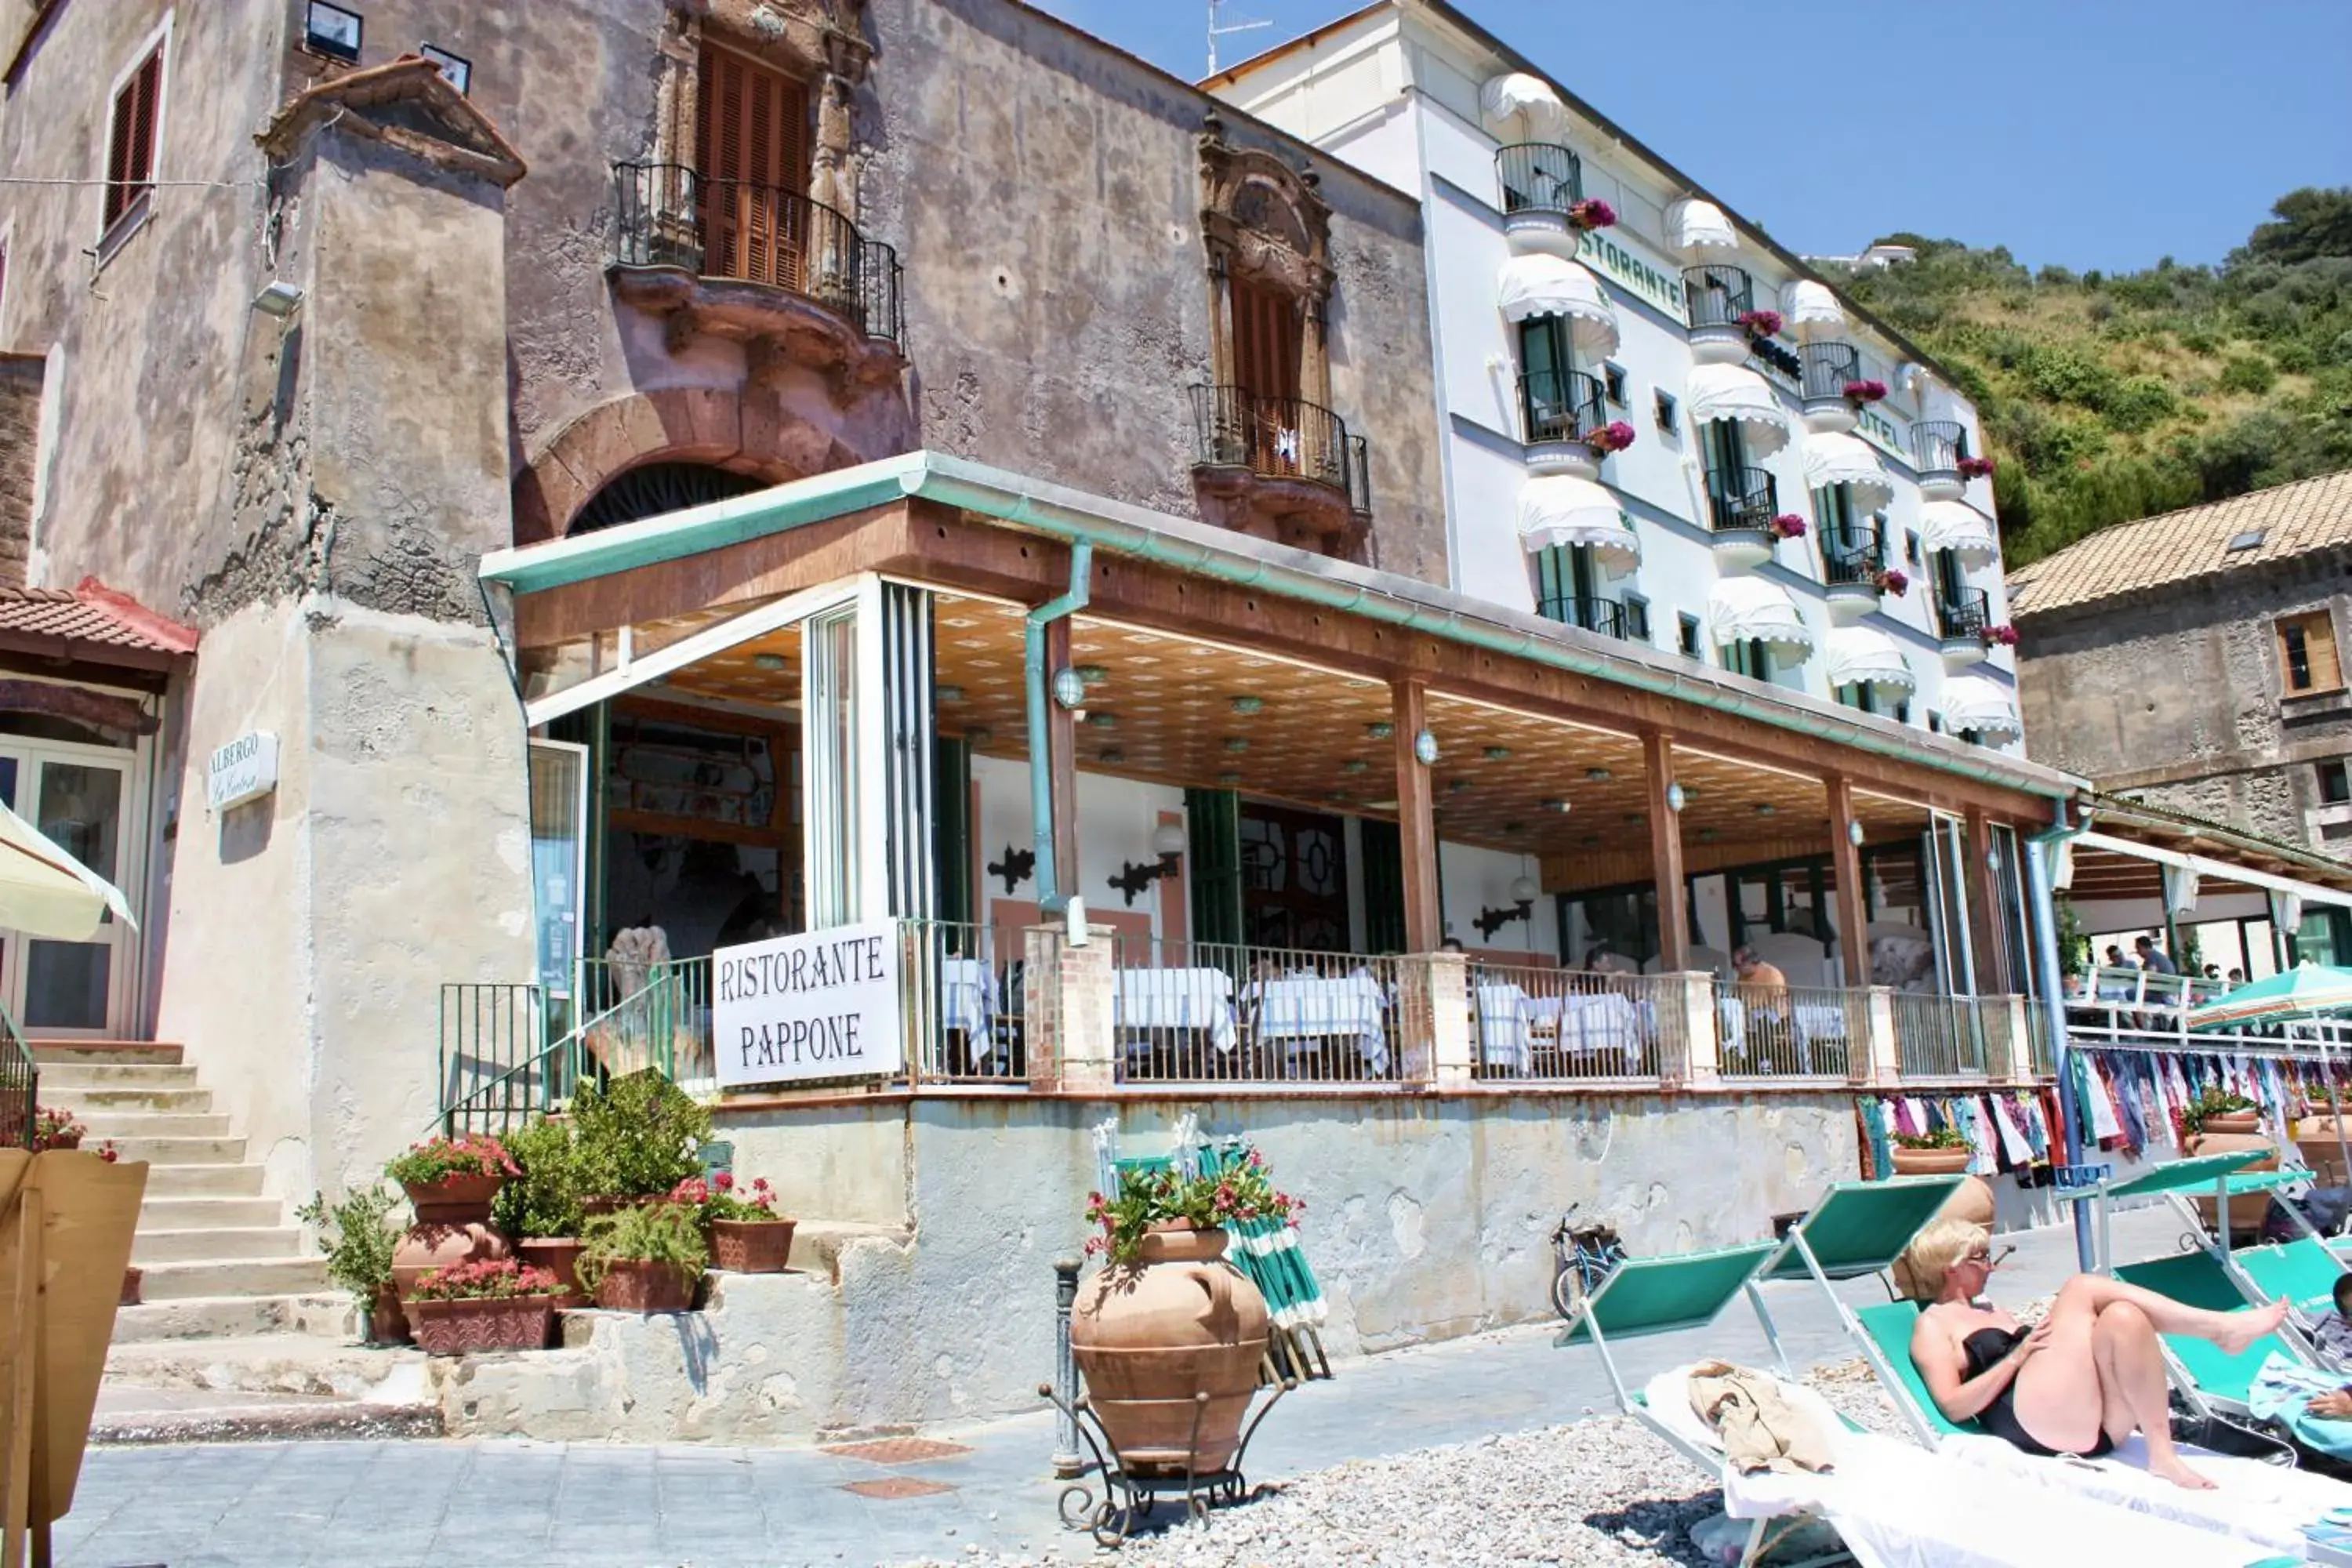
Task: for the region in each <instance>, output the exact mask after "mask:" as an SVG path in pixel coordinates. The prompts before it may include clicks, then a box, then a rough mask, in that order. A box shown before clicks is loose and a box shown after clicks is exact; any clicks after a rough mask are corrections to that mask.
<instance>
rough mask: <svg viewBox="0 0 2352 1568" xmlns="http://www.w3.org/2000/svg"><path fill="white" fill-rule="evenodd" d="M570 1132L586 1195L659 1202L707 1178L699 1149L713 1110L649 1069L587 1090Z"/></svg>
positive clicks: (576, 1102) (576, 1100) (576, 1099)
mask: <svg viewBox="0 0 2352 1568" xmlns="http://www.w3.org/2000/svg"><path fill="white" fill-rule="evenodd" d="M709 1136H710V1112H709V1110H707V1109H706V1108H704V1107H703V1106H700V1105H698V1104H696V1103H695V1101H694V1098H693V1096H691V1095H689V1094H688V1093H687V1092H686V1091H685V1090H684V1089H680V1088H678V1087H677V1085H676V1084H674V1083H672V1082H670V1081H669V1079H666V1078H664V1077H662V1075H661V1074H660V1073H658V1072H656V1071H655V1070H654V1069H653V1068H646V1070H644V1071H643V1072H634V1073H631V1074H629V1075H628V1076H627V1077H625V1078H616V1079H613V1081H612V1082H611V1083H610V1084H608V1085H606V1086H604V1088H602V1089H600V1088H598V1087H597V1086H596V1085H594V1084H593V1083H592V1084H583V1085H582V1086H581V1089H580V1092H579V1093H578V1094H576V1095H574V1096H573V1097H572V1148H573V1152H574V1155H575V1157H576V1161H577V1164H576V1170H577V1172H578V1177H579V1183H580V1187H579V1190H580V1192H581V1193H582V1194H585V1195H587V1196H590V1197H622V1198H634V1197H655V1196H658V1195H659V1194H664V1193H667V1192H668V1191H669V1190H670V1189H671V1188H672V1187H675V1186H676V1185H677V1184H678V1183H680V1182H682V1181H684V1180H686V1179H687V1178H688V1176H698V1175H700V1174H701V1173H702V1166H701V1164H700V1163H699V1162H698V1161H697V1160H696V1158H695V1151H696V1150H698V1149H699V1148H701V1147H702V1144H703V1141H704V1140H705V1139H707V1138H709Z"/></svg>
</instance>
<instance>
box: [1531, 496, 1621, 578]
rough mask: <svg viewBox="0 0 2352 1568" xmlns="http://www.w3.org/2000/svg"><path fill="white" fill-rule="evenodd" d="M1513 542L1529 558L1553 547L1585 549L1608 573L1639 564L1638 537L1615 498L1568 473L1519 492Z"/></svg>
mask: <svg viewBox="0 0 2352 1568" xmlns="http://www.w3.org/2000/svg"><path fill="white" fill-rule="evenodd" d="M1519 543H1520V544H1521V545H1522V546H1524V547H1525V548H1526V549H1527V551H1528V553H1530V554H1532V553H1534V552H1536V551H1538V550H1547V549H1549V548H1550V547H1551V546H1553V545H1556V544H1583V545H1590V546H1591V550H1592V555H1593V559H1594V560H1595V561H1596V562H1598V563H1600V564H1601V565H1602V566H1604V567H1606V568H1608V569H1609V570H1610V571H1612V572H1631V571H1632V570H1633V568H1634V567H1636V566H1639V565H1640V564H1641V563H1642V536H1641V535H1640V534H1638V533H1636V532H1634V531H1633V529H1632V528H1631V527H1629V526H1628V525H1627V523H1626V521H1625V512H1624V509H1623V508H1622V507H1620V506H1619V505H1618V504H1617V498H1616V497H1615V496H1613V495H1611V494H1610V493H1609V492H1608V491H1607V490H1606V489H1602V488H1601V486H1599V485H1597V484H1594V483H1593V482H1592V481H1591V479H1578V478H1577V477H1576V476H1575V475H1574V474H1545V475H1541V476H1539V477H1538V478H1536V479H1529V480H1528V482H1527V485H1526V488H1524V489H1521V490H1520V491H1519Z"/></svg>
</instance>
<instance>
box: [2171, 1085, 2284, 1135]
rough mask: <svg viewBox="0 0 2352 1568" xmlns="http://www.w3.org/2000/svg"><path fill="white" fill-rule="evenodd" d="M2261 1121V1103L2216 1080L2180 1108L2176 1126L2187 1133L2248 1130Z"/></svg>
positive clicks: (2252, 1129)
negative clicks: (2178, 1121)
mask: <svg viewBox="0 0 2352 1568" xmlns="http://www.w3.org/2000/svg"><path fill="white" fill-rule="evenodd" d="M2262 1124H2263V1112H2262V1107H2260V1106H2258V1105H2256V1104H2255V1103H2254V1102H2253V1101H2252V1100H2248V1099H2247V1098H2246V1097H2245V1096H2244V1095H2242V1094H2238V1093H2235V1092H2233V1091H2231V1090H2230V1089H2223V1088H2221V1087H2220V1086H2219V1085H2217V1084H2208V1085H2207V1086H2206V1087H2205V1088H2204V1089H2201V1090H2200V1091H2199V1093H2198V1096H2197V1098H2196V1099H2194V1100H2190V1101H2189V1104H2188V1106H2187V1107H2186V1108H2185V1109H2183V1110H2182V1111H2181V1112H2180V1129H2181V1131H2184V1132H2189V1133H2206V1132H2227V1133H2232V1134H2238V1133H2248V1132H2254V1131H2259V1130H2260V1129H2261V1127H2262Z"/></svg>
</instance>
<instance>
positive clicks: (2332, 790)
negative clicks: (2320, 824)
mask: <svg viewBox="0 0 2352 1568" xmlns="http://www.w3.org/2000/svg"><path fill="white" fill-rule="evenodd" d="M2311 771H2312V773H2314V774H2315V775H2316V776H2317V778H2318V780H2319V804H2320V805H2346V804H2347V803H2352V775H2347V773H2346V772H2345V767H2344V759H2343V758H2341V757H2337V758H2335V759H2333V760H2332V761H2329V762H2325V763H2319V764H2318V765H2317V766H2315V767H2314V768H2313V769H2312V770H2311Z"/></svg>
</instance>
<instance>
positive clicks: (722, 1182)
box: [710, 1171, 767, 1193]
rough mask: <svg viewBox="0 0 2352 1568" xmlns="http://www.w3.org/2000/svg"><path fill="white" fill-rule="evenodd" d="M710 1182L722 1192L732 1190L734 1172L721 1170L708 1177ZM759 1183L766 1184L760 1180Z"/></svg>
mask: <svg viewBox="0 0 2352 1568" xmlns="http://www.w3.org/2000/svg"><path fill="white" fill-rule="evenodd" d="M710 1183H711V1185H713V1186H715V1187H717V1188H718V1189H719V1191H720V1192H722V1193H730V1192H733V1191H734V1190H735V1173H734V1172H732V1171H721V1172H719V1173H718V1174H717V1175H715V1176H713V1177H711V1178H710ZM766 1185H767V1184H766V1183H765V1182H762V1183H761V1186H766Z"/></svg>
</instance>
